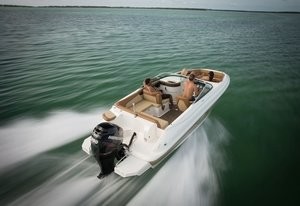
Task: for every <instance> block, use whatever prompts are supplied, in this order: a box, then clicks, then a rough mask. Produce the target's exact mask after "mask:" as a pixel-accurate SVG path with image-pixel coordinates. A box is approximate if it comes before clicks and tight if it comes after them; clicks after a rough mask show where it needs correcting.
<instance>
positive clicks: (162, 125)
mask: <svg viewBox="0 0 300 206" xmlns="http://www.w3.org/2000/svg"><path fill="white" fill-rule="evenodd" d="M138 116H140V117H142V118H143V119H146V120H148V121H151V122H154V123H155V124H157V127H158V128H161V129H165V128H166V127H167V126H168V125H169V122H168V121H167V120H164V119H161V118H159V117H154V116H152V115H150V114H147V113H145V112H140V113H138Z"/></svg>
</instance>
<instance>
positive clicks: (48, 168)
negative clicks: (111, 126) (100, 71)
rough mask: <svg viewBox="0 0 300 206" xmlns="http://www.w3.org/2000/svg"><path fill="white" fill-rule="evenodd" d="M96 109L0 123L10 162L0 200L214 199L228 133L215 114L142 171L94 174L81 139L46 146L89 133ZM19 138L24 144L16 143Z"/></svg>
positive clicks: (185, 201)
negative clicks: (72, 146) (73, 148)
mask: <svg viewBox="0 0 300 206" xmlns="http://www.w3.org/2000/svg"><path fill="white" fill-rule="evenodd" d="M96 114H97V115H92V114H78V113H72V112H62V113H55V114H54V115H52V116H50V117H49V118H47V119H45V120H41V121H36V120H30V121H28V120H27V121H25V120H23V121H21V122H17V123H15V124H13V125H11V126H9V127H6V128H1V129H0V135H1V147H2V148H1V150H0V151H1V165H0V166H1V168H5V167H7V166H9V167H10V168H11V165H14V167H13V169H10V172H9V174H5V172H4V173H2V177H1V181H2V183H1V185H3V187H1V188H2V189H3V190H2V189H1V190H2V193H1V195H0V196H1V198H0V199H2V201H0V203H1V202H2V203H4V204H9V205H213V204H214V203H215V202H216V200H217V199H218V198H217V195H218V192H219V173H220V172H221V171H222V170H224V169H225V165H226V164H225V161H224V153H223V151H222V148H223V145H224V144H226V143H227V141H228V139H229V135H228V132H227V131H226V129H225V128H224V126H223V125H222V124H221V123H220V122H219V121H218V120H217V119H215V118H211V117H210V118H208V119H207V120H206V121H205V122H204V124H203V125H202V126H201V127H199V128H197V129H196V130H195V131H194V132H193V133H192V134H191V136H190V137H189V139H188V140H187V141H186V142H185V143H184V144H183V145H182V146H181V147H180V148H179V149H178V150H177V151H176V152H175V153H174V154H173V155H172V156H171V157H170V158H169V159H168V160H166V161H165V162H163V163H162V164H160V165H159V166H158V167H157V168H154V169H150V170H149V171H147V172H146V173H145V174H143V175H142V176H139V177H130V178H121V177H119V176H118V175H116V174H114V173H112V174H110V175H109V176H107V177H105V178H104V179H102V180H98V179H97V178H96V175H97V174H98V172H99V168H98V165H97V164H96V162H95V160H94V159H93V158H89V157H86V155H85V154H84V153H83V152H82V151H81V148H80V146H81V145H80V143H79V144H78V152H76V153H75V154H74V153H73V154H71V155H70V154H60V153H58V152H54V153H51V152H50V153H47V152H46V151H48V150H50V149H52V148H55V147H57V146H62V145H65V144H66V143H67V142H70V141H74V140H76V139H78V138H80V135H83V134H86V133H88V132H89V131H88V130H91V128H92V127H93V126H94V125H95V124H97V122H99V115H98V114H99V113H96ZM8 137H11V138H12V139H9V138H8ZM20 138H22V142H23V143H24V145H23V146H22V145H21V146H20V147H19V146H15V145H14V144H15V143H16V142H15V141H17V140H19V139H20ZM40 139H42V140H40ZM3 144H4V145H5V146H3ZM14 146H15V148H14ZM11 147H12V148H11ZM66 149H67V148H66ZM8 154H9V155H8ZM20 154H22V155H20ZM23 154H24V155H23ZM37 154H39V155H38V157H36V158H34V156H36V155H37ZM10 155H12V157H9V156H10ZM19 156H21V157H19ZM4 157H6V158H9V159H8V160H7V159H5V158H4ZM30 157H31V159H33V160H34V161H33V162H32V163H30V164H26V166H24V165H23V166H22V167H19V164H17V163H18V162H20V161H24V160H25V159H26V158H30ZM2 160H4V163H3V161H2ZM25 161H26V160H25ZM11 171H13V172H11ZM40 176H42V177H40ZM3 179H6V181H3ZM7 184H9V185H7ZM24 184H25V185H24ZM26 184H28V185H27V186H26ZM5 185H6V186H5ZM21 185H22V187H23V188H25V189H24V190H22V189H20V188H21V187H20V186H21ZM9 188H10V189H9ZM13 188H14V189H13ZM12 191H13V192H12ZM153 197H155V198H153Z"/></svg>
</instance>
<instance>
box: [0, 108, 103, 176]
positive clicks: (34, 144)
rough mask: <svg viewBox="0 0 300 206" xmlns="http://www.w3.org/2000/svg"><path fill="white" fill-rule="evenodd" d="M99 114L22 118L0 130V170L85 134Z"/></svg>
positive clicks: (62, 114) (63, 114)
mask: <svg viewBox="0 0 300 206" xmlns="http://www.w3.org/2000/svg"><path fill="white" fill-rule="evenodd" d="M99 114H101V111H100V112H99V111H96V112H95V111H93V112H91V113H88V114H81V113H75V112H70V111H62V112H53V113H51V114H50V115H49V117H47V118H45V119H23V120H20V121H18V122H15V123H12V124H10V125H9V126H5V127H2V128H0V170H2V169H5V168H7V167H12V166H14V164H17V163H19V162H21V161H23V160H26V159H28V158H31V157H33V156H35V155H37V154H39V153H42V152H45V151H48V150H50V149H53V148H56V147H59V146H62V145H64V144H67V143H69V142H72V141H74V140H76V139H78V138H80V137H82V136H83V135H86V134H88V133H89V132H90V131H92V129H93V127H94V125H96V124H97V123H98V122H99V120H100V118H99V116H100V115H99Z"/></svg>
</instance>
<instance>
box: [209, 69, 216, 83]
mask: <svg viewBox="0 0 300 206" xmlns="http://www.w3.org/2000/svg"><path fill="white" fill-rule="evenodd" d="M208 75H209V81H212V80H213V79H214V75H215V74H214V72H213V71H210V72H208Z"/></svg>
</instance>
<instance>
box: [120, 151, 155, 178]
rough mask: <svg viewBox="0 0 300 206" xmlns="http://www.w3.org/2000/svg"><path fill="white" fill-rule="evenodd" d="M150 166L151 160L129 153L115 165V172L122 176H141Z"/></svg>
mask: <svg viewBox="0 0 300 206" xmlns="http://www.w3.org/2000/svg"><path fill="white" fill-rule="evenodd" d="M150 167H151V164H150V163H149V162H146V161H144V160H141V159H139V158H136V157H134V156H132V155H129V156H127V157H126V158H125V159H124V160H122V161H121V162H119V163H118V164H117V165H116V166H115V173H117V174H118V175H120V176H121V177H130V176H136V175H137V176H139V175H141V174H143V173H144V172H145V171H146V170H148V169H149V168H150Z"/></svg>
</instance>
